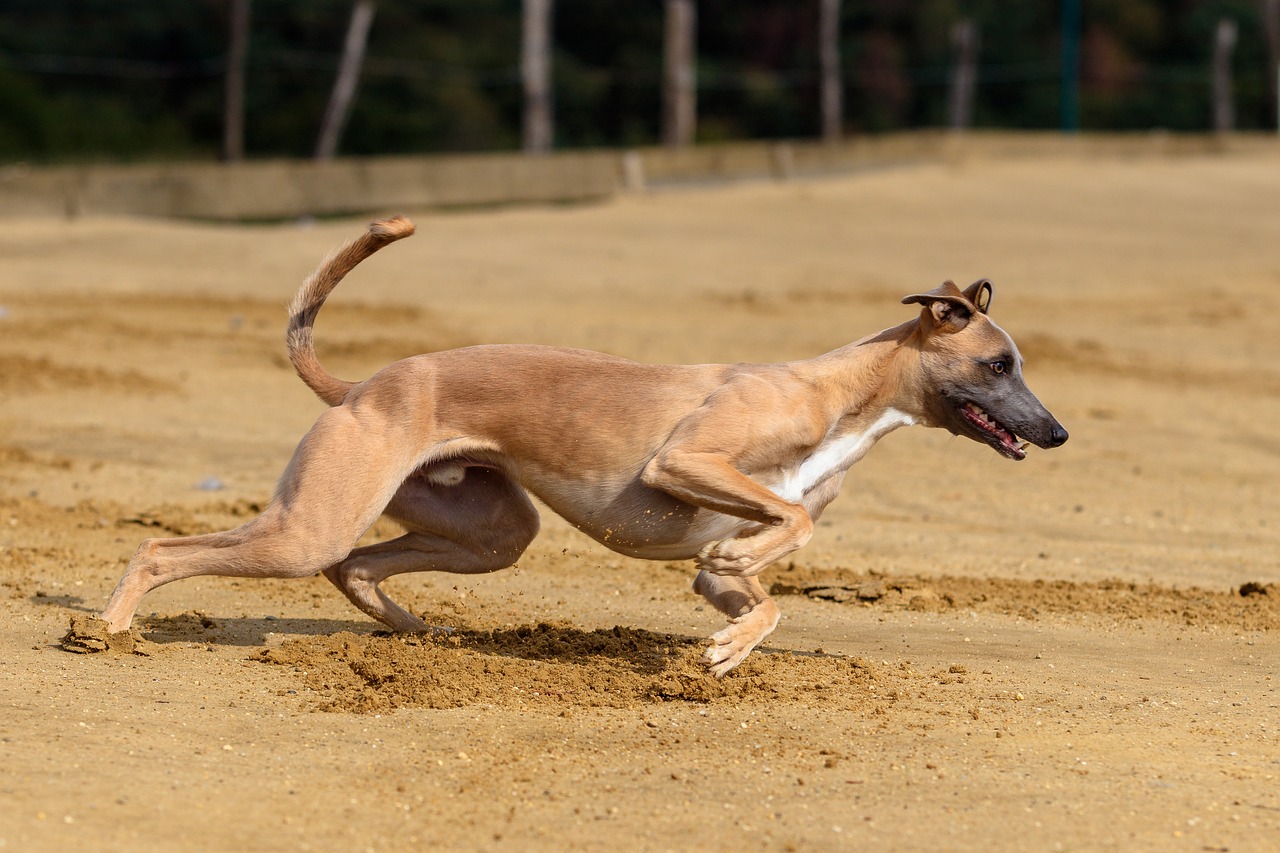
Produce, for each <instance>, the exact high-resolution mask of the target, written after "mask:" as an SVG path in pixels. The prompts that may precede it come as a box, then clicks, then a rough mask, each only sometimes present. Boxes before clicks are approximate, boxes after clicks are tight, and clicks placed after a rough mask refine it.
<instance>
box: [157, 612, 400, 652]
mask: <svg viewBox="0 0 1280 853" xmlns="http://www.w3.org/2000/svg"><path fill="white" fill-rule="evenodd" d="M135 625H136V627H137V629H138V633H139V634H141V635H142V638H143V639H145V640H148V641H150V642H152V643H156V644H157V645H168V644H171V643H208V644H211V645H223V646H237V647H245V648H248V647H253V646H263V645H269V644H270V640H271V635H273V634H276V635H280V634H283V635H294V636H298V635H301V636H316V637H320V636H326V635H329V634H337V633H341V632H348V633H352V634H371V633H374V631H375V630H376V626H375V625H372V624H370V623H369V622H363V621H360V620H349V619H307V618H298V619H293V618H288V617H275V616H264V617H248V616H241V617H222V616H219V617H212V616H208V615H206V614H204V613H201V612H199V611H188V612H186V613H177V614H173V615H167V616H145V617H142V618H140V619H138V620H137V622H136V623H135Z"/></svg>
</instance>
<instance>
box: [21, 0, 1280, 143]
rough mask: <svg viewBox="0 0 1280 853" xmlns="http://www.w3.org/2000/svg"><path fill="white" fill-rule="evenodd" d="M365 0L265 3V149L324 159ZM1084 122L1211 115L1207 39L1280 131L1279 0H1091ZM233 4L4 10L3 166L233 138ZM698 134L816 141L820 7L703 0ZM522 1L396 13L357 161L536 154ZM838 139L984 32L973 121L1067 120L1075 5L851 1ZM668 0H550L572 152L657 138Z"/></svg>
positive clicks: (248, 98)
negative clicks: (228, 121) (229, 105)
mask: <svg viewBox="0 0 1280 853" xmlns="http://www.w3.org/2000/svg"><path fill="white" fill-rule="evenodd" d="M351 2H352V0H307V2H302V0H253V21H252V26H251V31H250V34H249V41H248V51H247V59H246V65H245V79H246V91H245V128H244V146H245V151H246V153H247V155H248V156H256V157H263V156H306V155H308V154H309V153H311V152H312V151H313V150H314V147H315V143H316V128H317V127H318V126H319V125H320V122H321V119H322V117H323V115H324V112H325V107H326V104H327V103H328V100H329V95H330V90H331V87H332V83H333V80H334V78H335V75H336V73H337V68H338V63H339V59H340V55H341V46H342V44H343V36H344V33H345V31H346V27H347V24H348V22H349V20H350V14H351V8H352V7H351ZM1081 2H1082V20H1083V24H1084V29H1083V33H1084V37H1083V42H1082V54H1081V90H1080V117H1081V124H1082V127H1083V129H1084V130H1109V129H1115V130H1141V129H1149V128H1153V127H1162V128H1168V129H1171V130H1186V131H1205V130H1207V129H1208V127H1209V118H1210V110H1209V103H1210V101H1209V68H1210V59H1211V55H1212V54H1211V48H1212V40H1213V33H1214V28H1215V27H1216V25H1217V22H1218V20H1219V19H1221V18H1224V17H1227V18H1232V19H1234V20H1235V21H1237V22H1238V25H1239V33H1240V37H1239V40H1238V44H1237V47H1236V51H1235V54H1234V56H1233V60H1232V67H1233V71H1234V81H1235V82H1234V88H1235V92H1234V98H1233V103H1234V106H1235V122H1236V126H1237V127H1238V128H1240V129H1258V128H1263V127H1273V126H1274V124H1273V122H1274V119H1273V117H1272V116H1273V112H1272V111H1273V106H1272V104H1273V100H1274V99H1273V96H1272V95H1270V94H1269V87H1271V86H1272V81H1271V77H1272V75H1274V69H1273V67H1272V64H1271V61H1270V60H1269V59H1268V47H1267V42H1266V38H1265V29H1264V25H1263V21H1262V12H1261V10H1262V9H1263V7H1264V3H1265V2H1266V0H1126V2H1124V3H1116V2H1112V0H1081ZM230 5H231V0H148V2H146V3H120V2H118V0H5V2H4V4H3V6H2V7H0V158H3V159H4V160H14V159H25V160H32V161H37V162H38V161H51V160H64V161H65V160H92V159H142V158H147V159H155V158H176V157H182V158H191V157H196V158H212V157H215V156H217V154H218V151H219V148H220V146H221V141H222V133H223V126H224V125H223V112H222V110H223V94H224V93H223V80H224V71H225V69H226V67H227V50H228V45H227V32H228V28H229V25H230V18H229V14H230V12H229V10H230ZM695 5H696V8H697V15H698V35H697V60H696V79H697V90H696V94H697V102H698V107H697V111H698V138H699V139H700V140H703V141H709V140H716V139H753V138H754V139H759V138H777V137H816V136H818V135H819V134H820V133H821V131H822V102H821V97H820V90H821V85H820V82H821V76H820V69H821V60H820V56H819V50H818V44H819V42H818V29H819V9H820V3H819V2H818V0H803V2H802V0H696V4H695ZM521 6H522V4H521V0H406V2H401V3H385V4H380V7H379V9H378V14H377V17H376V19H375V21H374V23H373V26H372V29H371V30H370V32H369V39H368V50H367V54H366V58H365V62H364V66H363V71H362V76H361V81H360V87H359V94H358V97H356V99H355V100H354V103H353V105H352V109H351V113H350V119H349V122H348V124H347V128H346V130H345V132H344V135H343V141H342V146H341V150H342V152H343V153H345V154H356V155H375V154H394V153H405V152H425V151H468V150H494V149H505V150H514V149H516V148H518V147H519V146H520V143H521V117H522V101H523V94H522V87H521V79H520V40H521ZM839 6H840V15H839V33H840V42H839V46H838V51H837V53H838V56H839V72H840V78H841V82H842V83H843V88H844V104H843V114H844V122H843V130H844V131H845V132H846V133H866V132H881V131H889V130H898V129H906V128H914V127H943V126H946V124H947V121H948V114H947V84H948V80H949V75H950V73H951V72H950V69H951V61H952V57H953V52H952V48H951V44H950V33H951V29H952V27H953V26H954V25H955V24H956V22H957V21H960V20H962V19H971V20H973V21H974V23H975V24H976V26H977V27H978V29H979V31H980V32H981V34H982V50H981V54H980V59H979V64H978V67H977V69H976V90H975V95H974V104H973V117H972V124H973V126H974V127H977V128H984V127H1004V128H1042V129H1051V128H1055V127H1057V125H1058V110H1059V101H1060V93H1059V87H1058V82H1059V79H1060V74H1061V68H1060V65H1059V51H1058V47H1059V30H1058V28H1059V4H1058V3H1056V2H1038V3H1009V2H1007V0H862V2H858V3H851V2H843V3H840V4H839ZM663 15H664V2H663V0H638V2H634V3H618V2H616V0H556V15H555V16H554V22H553V27H554V33H553V39H552V43H553V56H552V90H553V98H554V101H555V104H556V117H555V139H556V143H557V145H558V146H559V147H564V148H572V147H579V146H588V145H591V146H596V145H618V146H621V145H627V146H630V145H642V144H655V143H657V142H658V140H659V134H660V125H659V116H660V98H661V83H662V43H663V37H662V34H663Z"/></svg>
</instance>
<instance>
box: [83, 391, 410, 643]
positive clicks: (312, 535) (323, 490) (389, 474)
mask: <svg viewBox="0 0 1280 853" xmlns="http://www.w3.org/2000/svg"><path fill="white" fill-rule="evenodd" d="M388 435H390V436H391V437H392V438H395V437H397V436H395V435H394V433H393V432H391V430H389V429H387V428H385V425H383V424H379V423H377V422H376V421H375V420H374V419H373V418H371V417H367V416H366V417H365V418H364V419H362V420H361V419H357V418H356V417H354V416H353V414H352V412H351V411H349V410H348V409H346V408H336V409H330V410H329V411H327V412H325V413H324V414H322V415H321V416H320V419H319V420H318V421H317V422H316V425H315V426H314V427H312V429H311V431H310V432H309V433H308V434H307V436H306V437H305V438H304V439H303V440H302V442H301V444H299V445H298V449H297V451H296V452H295V453H294V455H293V459H292V460H291V461H290V462H289V466H288V468H287V469H286V470H285V473H284V476H283V477H281V479H280V485H279V486H278V488H277V490H276V494H275V496H274V497H273V498H272V499H271V502H270V503H269V504H268V505H267V507H266V508H265V509H264V510H263V511H262V514H261V515H259V516H258V517H257V518H255V519H253V520H252V521H250V522H248V523H247V524H244V525H242V526H240V527H238V528H236V529H235V530H228V531H225V532H222V533H208V534H204V535H200V536H184V537H180V538H176V539H148V540H146V541H144V542H143V543H142V544H141V545H140V546H139V547H138V550H137V552H136V553H135V554H134V556H133V559H132V560H130V561H129V566H128V568H127V569H126V570H125V574H124V577H122V578H121V579H120V583H119V584H117V586H116V589H115V591H114V592H113V593H112V595H111V599H110V601H108V602H107V606H106V608H105V609H104V610H103V611H102V618H103V619H104V620H106V622H107V628H108V630H109V631H112V632H119V631H124V630H126V629H128V627H129V625H130V623H131V622H132V620H133V614H134V611H135V610H136V609H137V607H138V603H139V601H140V600H141V599H142V597H143V596H144V595H146V594H147V593H148V592H150V591H151V590H153V589H155V588H156V587H158V586H162V585H163V584H167V583H171V582H173V581H176V580H181V579H183V578H190V577H196V576H198V575H223V576H229V577H259V578H266V577H275V578H285V577H306V576H308V575H314V574H318V573H319V572H321V571H323V570H324V569H325V568H327V567H329V566H332V565H333V564H334V563H336V562H338V561H339V560H341V559H343V557H345V556H346V555H347V554H349V553H350V552H351V548H352V546H353V545H355V543H356V540H357V539H359V538H360V535H361V534H362V533H364V531H365V530H366V529H367V528H368V527H369V525H371V524H372V523H373V522H374V521H375V520H376V519H377V518H378V516H379V515H380V514H381V512H382V510H383V508H384V507H385V506H386V505H387V502H388V501H389V500H390V499H391V497H392V496H393V495H394V494H395V490H396V486H397V485H398V484H399V483H401V482H402V481H403V480H404V478H405V476H406V475H407V474H408V472H410V471H412V470H413V467H414V465H415V464H416V460H415V459H414V457H413V456H412V455H410V454H411V453H412V450H411V449H410V450H409V451H406V452H403V453H396V452H389V451H388V450H387V449H385V447H384V445H385V444H387V443H390V444H391V446H393V447H395V446H396V444H395V443H394V442H388V441H387V437H388ZM402 444H407V442H402Z"/></svg>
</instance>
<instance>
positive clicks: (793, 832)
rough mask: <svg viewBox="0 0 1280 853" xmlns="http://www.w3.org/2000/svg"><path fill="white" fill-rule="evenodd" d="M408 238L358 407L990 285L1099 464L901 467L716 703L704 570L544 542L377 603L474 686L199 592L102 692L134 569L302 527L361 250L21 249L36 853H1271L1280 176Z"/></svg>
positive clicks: (5, 260)
mask: <svg viewBox="0 0 1280 853" xmlns="http://www.w3.org/2000/svg"><path fill="white" fill-rule="evenodd" d="M416 218H417V221H418V224H419V235H418V236H417V237H415V238H413V239H412V240H409V241H407V242H405V243H400V244H397V245H396V246H394V247H392V248H390V249H388V250H386V251H385V252H383V253H381V254H379V255H378V256H376V257H375V258H373V259H371V260H370V261H369V262H367V264H366V265H365V266H363V267H361V269H360V270H358V271H357V272H356V273H355V274H354V275H353V276H352V277H351V279H350V280H348V281H347V282H346V283H345V284H344V285H343V286H342V288H341V289H340V290H339V291H338V293H337V295H336V296H335V298H334V300H333V301H332V302H331V304H330V305H329V306H328V307H327V308H326V309H325V311H324V313H322V315H321V318H320V322H319V324H318V326H317V337H318V339H319V342H320V354H321V358H322V359H323V360H324V361H325V363H326V364H327V365H328V366H329V367H330V368H331V369H332V370H333V371H334V372H335V373H337V374H339V375H343V376H348V377H352V378H359V377H362V376H366V375H368V374H369V373H371V372H372V371H374V370H376V369H377V368H378V367H380V366H381V365H383V364H385V363H386V362H388V361H390V360H393V359H395V358H399V357H402V356H405V355H410V354H413V353H416V352H420V351H425V350H430V349H435V348H443V347H448V346H456V345H461V344H466V343H472V342H489V341H528V342H546V343H557V344H564V345H572V346H583V347H591V348H597V349H605V350H608V351H611V352H614V353H617V354H620V355H624V356H628V357H632V358H636V359H641V360H649V361H739V360H751V361H773V360H783V359H792V358H800V357H806V356H810V355H816V354H818V353H820V352H823V351H825V350H827V349H830V348H834V347H836V346H838V345H840V344H843V343H846V342H848V341H850V340H853V339H855V338H858V337H861V336H863V335H864V334H866V333H869V332H872V331H875V330H877V329H880V328H884V327H887V326H890V325H894V324H896V323H898V322H900V321H902V320H904V319H906V318H908V317H909V316H910V309H907V308H905V307H904V306H902V305H900V304H898V300H899V298H900V297H901V296H903V295H905V294H907V293H911V292H916V291H920V290H925V289H928V288H930V287H932V286H934V285H936V284H937V283H938V282H939V281H941V280H942V279H944V278H954V279H956V280H957V281H960V282H962V283H965V282H968V281H971V280H972V279H974V278H977V277H979V276H989V277H991V278H992V279H993V280H994V281H995V282H996V289H997V290H996V298H995V301H994V305H993V311H992V315H993V317H995V318H996V319H997V321H999V322H1000V323H1001V324H1002V325H1003V326H1004V327H1005V328H1006V329H1007V330H1009V331H1010V332H1011V333H1012V334H1013V335H1014V336H1015V338H1017V339H1018V340H1019V341H1020V343H1021V345H1022V348H1023V352H1024V355H1025V356H1026V358H1027V374H1028V377H1029V381H1030V384H1031V385H1032V387H1033V389H1034V390H1036V391H1037V392H1038V393H1039V395H1040V396H1041V398H1042V399H1043V400H1044V401H1045V402H1046V404H1047V405H1048V406H1049V407H1050V408H1051V409H1052V410H1053V411H1054V412H1055V414H1057V415H1058V416H1059V418H1060V419H1061V420H1062V421H1063V422H1064V423H1065V425H1066V426H1067V427H1068V429H1070V431H1071V440H1070V442H1069V443H1068V444H1067V445H1066V446H1064V447H1063V448H1061V449H1059V450H1055V451H1051V452H1042V451H1033V453H1032V455H1031V457H1030V458H1029V459H1028V460H1027V461H1025V462H1023V463H1020V464H1013V463H1010V462H1007V461H1005V460H1002V459H1000V458H998V457H997V456H996V455H995V454H994V453H993V452H992V451H991V450H989V449H986V448H984V447H980V446H978V445H976V444H973V443H971V442H968V441H965V440H962V439H953V438H951V437H950V436H948V435H946V434H943V433H940V432H937V431H930V430H925V429H920V428H916V429H912V430H904V431H901V432H899V433H896V434H894V435H892V436H890V437H889V438H887V439H886V440H885V441H883V442H882V443H881V444H880V445H879V446H878V447H877V448H876V449H875V451H873V453H872V454H871V455H870V456H869V457H868V458H867V459H866V460H864V461H863V462H862V463H860V465H859V466H858V467H857V468H855V469H854V471H853V472H852V473H851V476H850V478H849V479H848V480H847V481H846V485H845V492H844V494H843V495H842V496H841V498H840V499H839V500H838V501H837V502H836V503H835V504H834V505H833V506H832V508H831V509H830V510H829V511H828V513H827V515H826V516H825V517H824V518H823V520H822V522H821V525H820V527H819V529H818V533H817V534H816V535H815V537H814V539H813V542H812V543H811V544H810V545H809V546H808V547H807V548H805V549H804V550H803V551H801V552H800V553H798V554H796V555H795V556H794V561H789V562H787V563H785V564H781V565H778V566H775V567H774V568H772V569H771V570H770V571H769V572H768V573H767V574H766V578H765V580H766V583H767V584H772V585H773V586H774V589H775V594H776V595H777V596H778V599H779V602H780V604H781V606H782V609H783V611H784V617H783V621H782V623H781V625H780V627H779V629H778V631H777V632H776V633H775V634H774V635H773V636H772V637H771V638H770V639H769V640H768V641H767V642H766V644H765V646H764V647H762V649H761V650H759V651H757V652H756V653H755V654H754V655H753V656H752V658H751V659H750V660H749V661H748V663H747V664H745V665H744V666H743V667H741V668H740V669H739V670H738V671H736V672H735V673H733V674H732V675H731V676H730V677H729V678H727V679H725V680H724V681H723V682H716V681H714V680H713V679H710V678H708V677H707V676H705V675H703V674H702V673H701V672H700V670H699V669H698V667H697V665H696V657H697V654H698V651H699V644H700V642H701V640H700V639H699V638H702V637H705V636H707V635H709V634H710V633H711V632H713V631H714V630H717V629H718V627H719V625H720V624H721V623H720V619H719V617H718V616H717V615H716V614H715V613H714V612H713V611H711V610H710V609H709V608H704V607H703V606H702V604H701V601H700V599H698V598H697V597H696V596H694V595H693V594H692V593H691V592H690V590H689V582H690V581H691V580H692V575H693V572H692V569H691V566H690V565H688V564H663V563H643V562H638V561H634V560H629V559H625V558H622V557H619V556H617V555H614V554H612V553H610V552H608V551H606V550H605V549H603V548H602V547H600V546H597V545H595V544H593V543H592V542H590V541H588V540H586V539H585V538H584V537H582V536H581V535H579V534H577V533H576V532H575V531H573V530H571V529H570V528H568V526H567V525H565V524H564V523H562V522H560V521H558V520H557V519H555V518H554V517H551V516H550V515H549V514H547V515H545V516H544V529H543V533H542V535H541V536H540V537H539V539H538V540H537V541H536V542H535V544H534V545H533V547H532V548H531V549H530V551H529V552H528V553H527V554H526V555H525V557H524V558H523V559H522V560H521V561H520V564H519V567H518V568H517V569H514V570H509V571H507V572H503V573H499V574H496V575H490V576H486V577H480V578H459V577H454V576H443V575H441V576H408V577H402V578H396V579H393V580H392V581H389V582H388V584H387V586H388V589H389V590H390V591H391V593H392V594H393V596H395V597H397V598H398V599H400V600H401V601H403V602H405V603H406V604H407V605H408V606H411V607H412V609H414V610H415V611H417V612H420V613H423V614H425V615H426V617H427V618H428V620H429V621H431V622H433V623H436V624H446V625H450V626H453V627H455V628H456V629H457V630H456V631H455V633H454V634H453V635H451V636H450V637H449V638H448V639H445V640H431V639H425V638H421V637H394V636H389V635H386V634H380V633H378V632H377V631H376V630H375V627H376V626H375V625H374V624H372V623H371V622H370V621H368V620H367V619H365V618H364V617H363V616H362V615H361V614H360V613H358V612H357V611H355V610H354V609H353V608H351V607H350V606H349V605H348V604H347V603H346V601H345V600H343V599H342V598H341V597H340V596H339V595H337V593H336V592H335V591H334V590H332V589H331V588H329V586H328V585H327V583H325V582H324V581H323V579H307V580H295V581H236V580H228V579H208V578H206V579H196V580H190V581H186V582H181V583H177V584H173V585H171V586H169V587H165V588H163V589H161V590H157V591H155V592H154V593H152V594H151V595H150V596H148V597H147V598H146V599H145V600H144V602H143V606H142V610H141V613H140V616H141V618H140V624H139V628H140V631H139V635H140V637H141V638H142V639H143V640H144V642H142V643H140V644H139V645H138V647H137V649H136V650H135V653H128V652H126V651H120V650H116V651H109V652H106V653H101V654H72V653H69V651H68V650H67V649H66V647H65V646H64V644H63V643H62V642H61V640H62V637H63V635H64V634H65V633H67V630H68V625H69V623H70V622H71V621H72V619H83V618H84V617H86V616H88V615H89V614H92V613H94V612H96V610H97V609H99V608H100V607H101V606H102V604H103V603H104V601H105V598H106V596H107V595H108V593H109V592H110V590H111V588H112V587H113V585H114V583H115V581H116V579H117V578H118V577H119V576H120V574H121V572H122V570H123V568H124V566H125V563H126V562H127V560H128V558H129V556H130V554H131V553H132V551H133V549H134V548H135V547H136V545H137V543H138V542H139V541H140V540H141V539H143V538H144V537H147V536H153V535H177V534H185V533H192V532H200V531H209V530H216V529H223V528H226V527H230V526H233V525H235V524H239V523H241V522H243V521H244V520H245V519H247V518H248V517H251V516H252V514H253V513H254V512H255V511H256V510H257V509H258V508H259V507H260V506H261V505H262V503H263V502H265V501H266V499H267V498H268V496H269V495H270V492H271V489H272V485H273V483H274V481H275V478H276V477H277V476H278V474H279V472H280V470H281V469H282V468H283V466H284V464H285V462H286V461H287V459H288V458H289V454H290V453H291V451H292V448H293V446H294V444H295V442H296V441H297V440H298V438H299V437H300V436H301V435H302V434H303V432H305V430H306V429H307V428H308V426H309V424H310V423H311V421H312V420H313V419H314V418H315V417H316V416H317V415H318V414H319V413H320V412H321V411H322V405H321V404H320V403H318V402H317V401H316V400H315V399H314V398H313V397H312V396H311V395H310V393H309V392H308V391H307V390H306V389H305V388H304V387H303V386H302V385H301V384H300V383H299V382H298V381H297V379H296V378H295V377H294V376H293V374H292V373H291V371H290V369H289V368H288V365H287V363H286V362H285V360H284V358H283V347H282V345H281V337H282V331H283V326H284V312H283V308H282V306H283V304H284V303H285V302H286V301H287V300H288V298H289V297H290V295H291V294H292V291H293V288H294V286H295V284H296V283H297V282H298V281H300V280H301V278H302V277H303V276H305V275H306V274H307V273H308V272H309V271H310V270H311V269H312V268H313V266H314V265H315V264H316V262H317V261H318V260H319V259H320V258H321V257H322V256H323V255H324V253H325V252H326V251H328V250H329V249H330V248H332V247H333V246H334V245H336V244H337V243H340V242H342V241H344V240H346V239H347V238H348V237H351V236H354V235H355V234H356V233H357V232H358V231H359V229H360V227H361V224H360V223H359V222H355V221H335V222H322V223H319V224H314V225H312V226H310V227H299V226H297V225H281V226H259V227H230V226H213V225H201V224H180V223H172V222H148V221H102V220H93V221H72V222H64V221H53V220H46V221H34V220H32V221H22V220H19V221H14V220H8V221H5V222H4V223H3V227H2V228H0V307H2V309H3V310H2V311H0V616H2V617H3V626H4V627H3V629H2V630H0V660H2V661H3V664H2V665H0V848H7V849H13V850H70V849H98V850H123V849H129V850H173V849H179V848H186V849H208V850H224V849H225V850H230V849H259V850H297V849H350V850H366V849H367V850H402V849H403V850H409V849H413V850H422V849H461V850H471V849H477V850H498V849H510V850H563V849H573V850H602V849H635V850H726V849H742V850H755V849H767V850H774V849H785V850H839V849H939V848H946V849H955V850H990V849H1040V850H1052V849H1073V850H1091V849H1124V850H1133V849H1152V850H1155V849H1159V850H1195V851H1201V850H1231V851H1241V850H1272V849H1275V846H1276V844H1277V839H1280V710H1278V708H1280V691H1278V690H1277V688H1278V687H1280V671H1278V669H1277V653H1278V652H1280V585H1278V582H1280V547H1278V546H1280V516H1278V514H1277V511H1276V509H1277V501H1276V489H1277V486H1278V484H1280V438H1278V437H1277V435H1278V434H1277V431H1276V424H1277V423H1278V422H1280V366H1278V365H1280V321H1278V320H1277V316H1278V315H1280V240H1277V236H1276V235H1278V234H1280V152H1278V153H1277V155H1276V156H1274V157H1259V156H1252V157H1248V156H1240V157H1233V158H1206V159H1187V160H1177V161H1174V160H1140V161H1139V160H1133V161H1120V160H1114V161H1099V162H1092V163H1086V162H1081V161H1070V160H1061V161H1058V160H1053V161H1021V162H1013V163H996V162H978V161H974V162H967V163H963V164H949V165H936V166H928V167H919V168H910V169H901V170H891V171H884V172H878V173H870V174H866V175H861V176H855V177H851V178H847V179H840V180H830V181H822V182H814V183H792V184H786V185H763V184H761V185H750V186H739V187H728V188H719V189H710V190H690V191H680V192H667V193H660V194H654V195H650V196H644V197H631V198H625V199H622V200H619V201H617V202H614V203H611V204H608V205H605V206H599V207H582V208H560V209H536V210H511V211H499V212H476V213H462V214H454V215H440V214H430V215H420V216H418V217H416ZM394 532H395V531H394V528H393V526H392V525H390V524H389V523H387V522H380V523H379V524H378V525H377V526H376V527H375V529H374V530H373V531H372V532H371V534H370V535H371V536H373V537H385V536H389V535H393V534H394Z"/></svg>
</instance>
